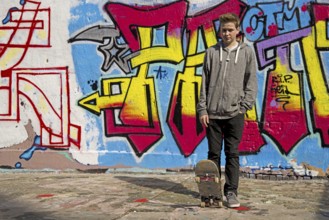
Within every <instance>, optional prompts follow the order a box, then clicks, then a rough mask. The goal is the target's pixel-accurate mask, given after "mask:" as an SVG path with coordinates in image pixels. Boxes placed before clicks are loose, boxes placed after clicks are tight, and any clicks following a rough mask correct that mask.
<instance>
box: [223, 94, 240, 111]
mask: <svg viewBox="0 0 329 220" xmlns="http://www.w3.org/2000/svg"><path fill="white" fill-rule="evenodd" d="M239 100H240V96H239V94H238V92H237V91H231V92H230V94H229V95H228V96H227V99H226V100H225V101H226V102H225V104H224V106H225V107H224V112H225V113H232V112H236V111H238V110H239V109H240V103H239Z"/></svg>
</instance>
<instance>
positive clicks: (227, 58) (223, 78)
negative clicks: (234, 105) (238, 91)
mask: <svg viewBox="0 0 329 220" xmlns="http://www.w3.org/2000/svg"><path fill="white" fill-rule="evenodd" d="M230 54H231V50H229V52H228V54H227V57H226V59H225V66H224V73H223V77H222V86H221V93H220V94H221V96H220V99H219V105H218V108H219V112H220V113H221V114H223V112H222V111H223V108H220V106H222V101H223V93H224V85H225V78H226V70H227V65H228V63H229V62H230Z"/></svg>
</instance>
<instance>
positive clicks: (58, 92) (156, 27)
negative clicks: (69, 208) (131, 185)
mask: <svg viewBox="0 0 329 220" xmlns="http://www.w3.org/2000/svg"><path fill="white" fill-rule="evenodd" d="M0 2H1V7H0V22H1V23H0V166H1V167H9V168H16V169H22V168H38V169H40V168H55V169H64V168H86V167H88V168H100V167H117V166H123V167H143V168H178V167H193V166H194V165H195V164H196V163H197V162H198V161H199V160H201V159H205V158H206V157H207V140H206V138H205V129H204V128H203V127H202V126H201V124H200V123H199V121H198V117H197V115H196V104H197V101H198V97H199V91H200V84H201V68H202V64H203V57H204V53H205V50H206V49H207V48H208V47H210V46H212V45H214V44H216V43H217V42H218V41H220V38H219V36H218V29H219V19H218V18H219V16H220V15H221V14H224V13H227V12H233V13H236V14H238V15H239V17H240V18H241V32H242V40H243V41H244V42H246V43H247V44H248V45H249V46H250V47H252V48H253V50H254V51H255V55H256V60H257V67H258V71H257V80H258V85H259V88H258V95H257V101H256V105H255V106H254V108H253V109H252V110H251V111H248V112H247V113H246V115H245V119H246V120H245V130H244V135H243V140H242V142H241V144H240V146H239V150H240V153H241V157H240V164H241V166H242V167H253V168H259V169H262V168H264V167H280V168H284V167H295V168H298V167H304V168H305V167H306V165H307V167H308V169H310V167H312V169H311V170H312V171H314V175H323V173H325V172H326V171H327V170H328V169H329V168H328V167H329V148H328V147H329V87H328V80H329V22H328V20H329V3H327V1H310V0H293V1H285V0H281V1H280V0H279V1H277V0H276V1H262V0H245V1H241V0H226V1H218V0H216V1H215V0H190V1H186V0H175V1H173V0H158V1H146V0H145V1H143V0H131V1H128V0H121V1H119V0H117V1H112V0H108V1H104V0H70V1H64V0H60V1H52V0H42V1H41V0H33V1H32V0H14V1H13V0H0Z"/></svg>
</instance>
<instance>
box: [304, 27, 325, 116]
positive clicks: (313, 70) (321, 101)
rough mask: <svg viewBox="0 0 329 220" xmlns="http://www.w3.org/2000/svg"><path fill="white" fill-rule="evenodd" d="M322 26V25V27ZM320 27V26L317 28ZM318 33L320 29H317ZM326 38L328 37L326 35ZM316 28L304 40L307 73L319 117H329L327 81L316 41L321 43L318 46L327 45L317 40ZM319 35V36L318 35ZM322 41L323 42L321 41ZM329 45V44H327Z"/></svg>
mask: <svg viewBox="0 0 329 220" xmlns="http://www.w3.org/2000/svg"><path fill="white" fill-rule="evenodd" d="M320 26H321V25H320ZM316 27H318V26H316ZM316 30H317V31H318V29H316ZM322 34H324V36H326V34H325V33H322ZM315 35H316V33H315V28H314V27H312V34H311V35H310V36H308V37H305V38H303V39H302V43H303V48H304V51H305V53H304V56H305V61H306V64H307V65H306V66H307V72H308V75H309V82H310V89H311V91H312V93H313V95H314V97H315V98H316V100H315V101H314V107H315V109H316V111H317V114H318V115H319V116H322V117H324V116H328V115H329V108H325V106H326V105H327V104H328V103H329V96H328V91H327V87H326V85H325V83H323V82H325V81H326V79H324V78H323V77H324V76H323V73H322V69H321V61H320V58H319V55H318V51H317V47H316V45H315V44H316V43H315V42H316V39H320V42H317V43H318V45H326V44H325V42H324V40H323V38H321V37H319V38H316V36H315ZM317 35H318V34H317ZM321 39H322V40H321ZM327 44H328V42H327Z"/></svg>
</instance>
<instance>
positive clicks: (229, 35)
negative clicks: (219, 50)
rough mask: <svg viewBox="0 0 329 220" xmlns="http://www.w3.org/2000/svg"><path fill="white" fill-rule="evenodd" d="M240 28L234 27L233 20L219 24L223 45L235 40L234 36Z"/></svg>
mask: <svg viewBox="0 0 329 220" xmlns="http://www.w3.org/2000/svg"><path fill="white" fill-rule="evenodd" d="M239 32H240V28H239V27H238V28H236V27H235V24H234V23H233V22H227V23H223V24H221V25H220V36H221V38H222V41H223V43H224V44H225V45H230V44H231V43H235V42H236V36H237V35H238V34H239Z"/></svg>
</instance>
